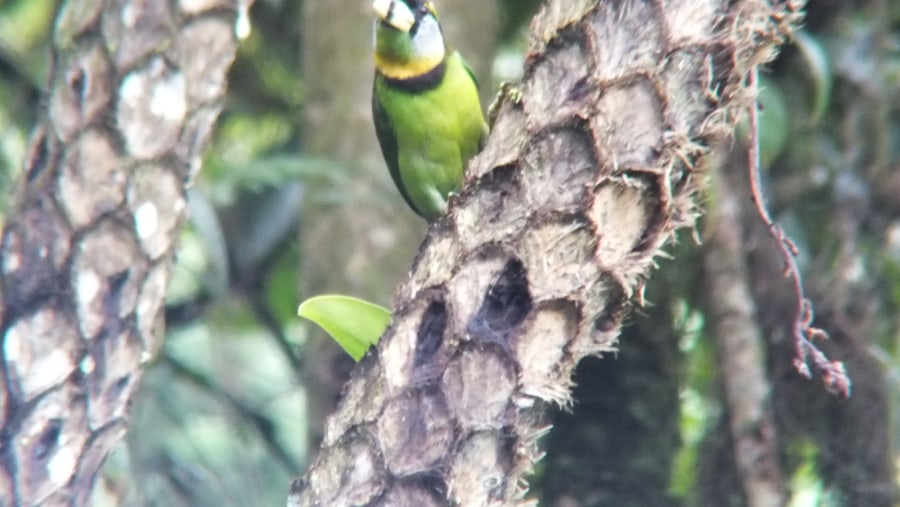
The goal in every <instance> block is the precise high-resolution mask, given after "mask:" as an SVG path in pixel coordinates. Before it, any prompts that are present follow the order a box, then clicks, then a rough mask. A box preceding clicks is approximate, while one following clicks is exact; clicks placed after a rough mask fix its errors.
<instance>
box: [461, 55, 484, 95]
mask: <svg viewBox="0 0 900 507" xmlns="http://www.w3.org/2000/svg"><path fill="white" fill-rule="evenodd" d="M459 61H461V62H462V64H463V67H464V68H465V69H466V72H468V73H469V77H471V78H472V82H473V83H475V89H476V90H481V85H479V84H478V78H476V77H475V72H473V71H472V67H470V66H469V62H467V61H466V59H465V58H463V55H462V54H460V55H459Z"/></svg>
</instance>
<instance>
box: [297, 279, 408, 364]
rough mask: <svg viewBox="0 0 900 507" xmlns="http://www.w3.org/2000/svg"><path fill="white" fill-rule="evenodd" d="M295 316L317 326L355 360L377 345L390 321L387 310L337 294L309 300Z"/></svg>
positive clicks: (389, 313) (301, 305)
mask: <svg viewBox="0 0 900 507" xmlns="http://www.w3.org/2000/svg"><path fill="white" fill-rule="evenodd" d="M297 314H298V315H300V316H301V317H304V318H306V319H309V320H311V321H313V322H315V323H316V324H318V325H319V327H321V328H322V329H324V330H325V332H326V333H328V334H329V335H331V337H332V338H334V340H335V341H336V342H338V345H340V346H341V347H342V348H343V349H344V350H345V351H346V352H347V353H348V354H350V357H352V358H353V359H354V360H355V361H359V360H360V359H362V357H363V356H364V355H365V354H366V351H367V350H369V347H371V346H372V345H375V344H376V343H378V339H379V338H381V334H382V333H384V330H385V329H386V328H387V326H388V324H390V322H391V312H390V311H389V310H388V309H387V308H384V307H381V306H378V305H376V304H374V303H370V302H368V301H364V300H362V299H358V298H354V297H350V296H341V295H338V294H326V295H323V296H316V297H313V298H309V299H307V300H306V301H304V302H303V303H302V304H300V308H298V309H297Z"/></svg>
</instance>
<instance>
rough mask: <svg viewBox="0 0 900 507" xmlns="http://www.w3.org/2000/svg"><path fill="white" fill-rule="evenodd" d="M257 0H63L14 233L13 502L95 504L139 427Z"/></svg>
mask: <svg viewBox="0 0 900 507" xmlns="http://www.w3.org/2000/svg"><path fill="white" fill-rule="evenodd" d="M251 2H252V0H200V1H193V2H188V1H181V2H141V1H127V0H107V1H102V0H83V1H76V0H71V1H68V2H65V3H64V4H63V5H62V8H61V10H60V12H59V17H58V20H57V23H56V25H55V31H54V35H53V46H54V47H53V51H54V58H53V69H52V72H51V77H50V81H49V84H48V92H47V101H46V102H47V108H46V110H44V111H43V112H42V115H41V118H40V120H39V124H38V126H37V127H36V129H35V131H34V133H33V135H32V139H31V142H30V148H29V155H28V157H27V160H26V161H25V164H24V168H23V175H22V178H23V180H22V182H21V184H20V187H21V188H20V192H19V195H18V196H17V199H16V204H15V205H14V207H13V209H12V210H11V211H10V213H9V215H8V219H7V222H6V226H5V229H4V231H3V236H2V244H0V267H2V269H0V289H2V290H0V336H2V341H3V346H2V348H0V368H2V373H3V374H2V375H0V498H2V499H3V501H2V502H0V503H2V504H3V505H8V504H7V503H6V502H7V501H8V502H11V503H12V504H13V505H36V504H41V505H48V506H49V505H84V504H85V503H86V502H87V499H88V497H89V495H90V489H91V485H92V483H93V480H94V477H95V475H96V473H97V469H98V468H99V466H100V465H101V463H102V462H103V459H104V458H105V457H106V454H107V453H108V451H109V450H110V448H111V447H112V445H113V444H114V443H115V442H116V441H117V440H118V439H119V438H120V437H121V436H122V435H123V434H124V432H125V428H126V419H127V415H128V403H129V400H130V398H131V396H132V394H133V393H134V391H135V389H136V387H137V386H138V384H139V382H140V378H141V374H142V366H143V365H144V364H146V362H147V361H148V360H150V359H151V358H152V357H153V356H154V354H155V352H156V351H157V350H158V348H159V347H160V345H161V342H162V336H163V327H162V324H163V322H162V308H163V297H164V294H165V291H166V286H167V283H168V279H169V273H170V269H171V266H172V254H173V251H174V248H175V245H176V239H177V237H178V234H179V231H180V226H181V223H182V222H183V220H184V217H185V209H186V207H185V197H184V192H185V186H186V185H187V184H188V183H189V182H190V180H191V178H192V177H193V176H194V175H195V174H196V172H197V171H198V170H199V168H200V155H201V151H202V149H203V147H204V146H205V144H206V141H207V138H208V137H209V133H210V130H211V128H212V126H213V124H214V122H215V120H216V117H217V116H218V114H219V111H220V109H221V100H222V97H223V95H224V93H225V87H226V86H225V84H226V72H227V70H228V68H229V66H230V64H231V61H232V59H233V58H234V52H235V48H236V45H237V44H236V40H237V39H236V33H235V32H236V29H240V28H241V26H242V25H241V24H240V23H236V20H238V19H243V20H244V21H246V18H240V16H238V15H237V13H238V12H239V10H240V11H243V12H244V13H246V9H247V8H249V4H250V3H251Z"/></svg>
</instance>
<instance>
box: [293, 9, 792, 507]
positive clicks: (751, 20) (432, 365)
mask: <svg viewBox="0 0 900 507" xmlns="http://www.w3.org/2000/svg"><path fill="white" fill-rule="evenodd" d="M773 9H774V10H773ZM796 19H797V16H796V15H795V13H794V12H793V11H791V10H790V9H789V7H787V6H784V5H781V4H779V5H777V6H775V7H773V6H771V5H770V4H768V3H764V2H757V1H753V0H749V1H745V2H716V1H708V2H670V3H662V2H659V3H641V2H624V3H621V4H617V3H608V2H599V1H587V0H585V1H579V2H568V1H562V0H559V1H550V2H547V3H546V4H545V5H544V7H543V9H542V11H541V13H540V14H539V15H538V18H537V19H536V20H535V21H534V23H533V24H532V41H531V47H530V48H529V51H528V57H527V61H526V69H525V78H524V82H523V84H522V88H521V95H519V94H510V95H509V96H508V97H507V99H506V100H505V101H504V102H503V104H502V107H501V109H500V113H499V116H498V118H497V121H496V123H495V124H494V126H493V131H492V133H491V136H490V139H489V140H488V143H487V146H486V147H485V149H484V151H483V152H482V153H481V154H480V155H479V156H478V157H476V159H475V160H474V161H473V163H472V164H471V166H470V167H469V171H468V177H469V185H468V186H467V187H466V188H465V189H464V190H463V192H462V193H461V195H460V198H459V199H458V200H456V201H455V202H454V204H453V205H452V206H451V209H450V211H449V214H448V216H446V217H444V218H443V219H442V220H441V221H440V222H438V223H437V224H435V225H434V226H433V227H432V228H431V229H430V231H429V236H428V238H427V239H426V241H425V243H424V244H423V245H422V247H421V248H420V251H419V255H418V256H417V258H416V261H415V263H414V265H413V270H412V273H411V274H410V278H409V279H408V280H407V281H406V282H404V283H403V284H402V285H401V286H400V287H399V288H398V290H397V295H396V299H395V305H394V322H393V323H392V325H391V327H390V328H389V329H388V330H387V332H386V333H385V336H384V337H383V338H382V340H381V342H380V343H379V345H378V348H377V351H375V352H373V353H370V354H369V355H368V356H367V357H366V359H365V360H363V362H362V363H361V364H360V366H359V367H358V368H356V369H355V370H354V375H353V378H352V379H351V382H350V384H349V385H348V388H347V395H346V397H345V398H344V400H343V401H342V403H341V405H340V406H339V407H338V410H337V412H336V413H335V414H333V415H332V416H331V417H330V418H329V419H328V422H327V423H326V431H325V440H324V443H323V448H322V450H321V452H320V454H319V456H318V458H317V459H316V462H315V463H314V464H313V467H312V468H311V469H310V471H309V472H308V473H307V475H306V477H305V479H304V480H301V481H297V482H295V484H294V485H293V487H292V494H291V498H290V501H289V504H290V505H356V504H370V503H371V504H377V505H382V504H383V505H449V504H453V505H465V506H469V505H471V506H476V505H478V506H482V505H494V504H496V505H516V504H519V503H520V502H523V503H527V502H525V501H524V500H523V495H524V494H525V487H524V484H525V483H524V476H525V475H526V474H527V473H529V472H530V470H531V468H532V465H533V463H534V461H535V460H536V459H537V458H538V457H540V451H539V449H538V447H537V439H538V438H539V437H540V436H541V435H543V434H544V433H545V432H546V431H547V427H546V417H545V416H546V411H545V408H546V406H547V405H548V404H550V403H558V404H566V403H568V402H569V401H570V400H571V393H570V390H571V388H572V374H573V372H574V370H575V366H576V364H577V363H578V361H579V360H580V359H582V358H583V357H586V356H588V355H596V354H599V353H602V352H607V351H611V350H613V349H614V345H615V340H616V337H617V336H618V334H619V329H620V326H621V323H622V320H623V318H624V316H625V314H626V309H627V307H628V306H629V302H630V301H632V300H636V301H637V302H638V303H640V302H641V301H642V296H643V286H644V283H645V280H646V276H647V275H648V273H649V270H650V268H651V267H652V265H653V260H654V258H655V257H656V256H657V255H659V253H660V248H661V247H662V246H663V245H664V244H665V243H666V241H668V240H670V239H671V237H672V235H673V234H674V232H675V230H677V229H678V228H680V227H684V226H690V225H693V224H694V220H695V218H696V203H695V201H694V191H695V190H696V188H697V185H698V181H697V178H698V176H699V175H698V174H697V171H699V164H700V163H701V160H702V157H703V156H704V155H705V154H706V151H707V150H706V146H707V145H708V143H709V142H710V141H711V140H713V139H716V138H718V137H721V136H722V135H724V134H728V133H729V132H731V129H732V128H733V126H734V121H735V120H734V118H736V116H737V115H736V114H735V113H736V110H737V109H740V108H743V107H745V106H746V105H747V104H748V103H750V101H751V100H753V99H754V97H753V96H752V95H750V94H748V92H747V90H746V89H745V88H744V85H743V77H744V74H745V72H746V71H747V70H749V69H750V68H751V66H752V65H753V64H758V63H763V62H762V61H760V59H762V60H765V58H766V57H767V56H770V55H772V54H773V48H774V47H776V46H777V45H778V44H779V43H780V42H782V41H783V37H785V36H786V35H787V34H788V33H789V32H790V26H791V23H792V22H793V21H795V20H796ZM609 458H610V459H617V457H615V456H610V457H609Z"/></svg>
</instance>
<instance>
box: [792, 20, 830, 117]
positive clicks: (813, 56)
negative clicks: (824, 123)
mask: <svg viewBox="0 0 900 507" xmlns="http://www.w3.org/2000/svg"><path fill="white" fill-rule="evenodd" d="M793 37H794V45H795V46H797V48H798V49H799V50H800V54H801V55H802V57H803V62H804V63H806V73H807V74H808V75H809V78H810V80H811V81H812V85H813V86H812V93H811V94H810V95H812V98H813V99H812V103H811V104H810V113H809V121H810V123H811V124H813V125H815V124H817V123H819V121H821V120H822V118H823V117H824V116H825V113H826V112H827V111H828V105H829V103H830V102H831V89H832V86H833V85H834V77H833V75H832V72H831V63H830V62H829V61H828V52H827V51H826V50H825V47H824V46H823V45H822V42H821V41H820V40H819V39H817V38H816V37H815V36H814V35H812V34H811V33H809V32H808V31H806V30H798V31H797V32H795V33H794V34H793Z"/></svg>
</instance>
